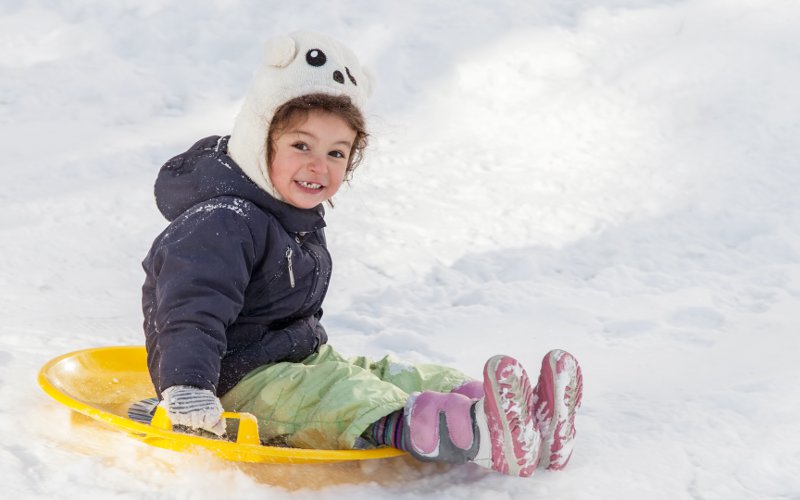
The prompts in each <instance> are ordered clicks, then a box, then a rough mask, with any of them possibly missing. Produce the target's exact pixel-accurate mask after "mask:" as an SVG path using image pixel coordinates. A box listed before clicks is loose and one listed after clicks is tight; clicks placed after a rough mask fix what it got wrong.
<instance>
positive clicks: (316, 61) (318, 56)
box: [306, 49, 328, 66]
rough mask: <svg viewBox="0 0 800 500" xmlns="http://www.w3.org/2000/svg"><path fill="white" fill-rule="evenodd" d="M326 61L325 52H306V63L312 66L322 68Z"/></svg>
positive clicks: (312, 50) (315, 50)
mask: <svg viewBox="0 0 800 500" xmlns="http://www.w3.org/2000/svg"><path fill="white" fill-rule="evenodd" d="M327 60H328V58H327V57H326V56H325V52H322V51H321V50H319V49H311V50H309V51H308V52H306V62H307V63H308V64H310V65H312V66H322V65H323V64H325V62H326V61H327Z"/></svg>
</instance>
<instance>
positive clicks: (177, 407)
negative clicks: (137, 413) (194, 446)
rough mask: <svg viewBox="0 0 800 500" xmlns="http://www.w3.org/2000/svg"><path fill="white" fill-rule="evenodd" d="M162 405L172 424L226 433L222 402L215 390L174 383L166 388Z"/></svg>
mask: <svg viewBox="0 0 800 500" xmlns="http://www.w3.org/2000/svg"><path fill="white" fill-rule="evenodd" d="M161 395H162V396H163V397H164V399H163V401H161V406H163V407H164V409H165V410H167V416H168V417H169V419H170V421H172V425H185V426H187V427H191V428H193V429H205V430H207V431H209V432H213V433H214V434H216V435H218V436H222V435H223V434H225V426H226V424H225V419H224V418H222V411H223V409H222V403H220V402H219V398H217V396H215V395H214V393H213V392H211V391H209V390H208V389H199V388H197V387H192V386H188V385H173V386H172V387H170V388H168V389H166V390H164V391H163V392H162V393H161Z"/></svg>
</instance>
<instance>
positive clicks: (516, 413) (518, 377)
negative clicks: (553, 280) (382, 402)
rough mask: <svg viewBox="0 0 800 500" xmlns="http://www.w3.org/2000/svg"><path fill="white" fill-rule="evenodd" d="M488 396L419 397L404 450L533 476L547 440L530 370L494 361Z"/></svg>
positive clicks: (503, 359) (486, 382)
mask: <svg viewBox="0 0 800 500" xmlns="http://www.w3.org/2000/svg"><path fill="white" fill-rule="evenodd" d="M473 389H474V388H473ZM470 392H472V391H470ZM483 392H484V393H485V397H483V398H482V399H479V400H477V401H476V400H475V399H471V398H470V397H468V396H467V395H465V394H461V393H459V392H450V393H446V394H445V393H438V392H432V391H425V392H422V393H418V394H415V395H413V396H412V397H411V398H410V399H409V400H408V403H407V404H406V409H405V412H404V414H405V417H404V432H403V436H404V442H403V448H404V449H406V450H408V451H409V453H411V455H412V456H414V457H416V458H417V459H419V460H424V461H442V462H450V463H465V462H475V463H476V464H478V465H480V466H482V467H486V468H489V469H492V470H495V471H498V472H502V473H503V474H509V475H513V476H523V477H527V476H530V475H532V474H533V472H534V471H535V470H536V466H537V464H538V462H539V453H540V449H541V436H540V434H539V431H538V428H537V427H536V425H537V423H536V420H535V418H534V415H533V413H532V412H531V409H532V406H531V404H532V400H533V388H532V387H531V385H530V381H529V379H528V375H527V374H526V373H525V369H524V368H523V367H522V365H520V364H519V363H518V362H517V360H515V359H513V358H511V357H508V356H494V357H492V358H491V359H489V361H487V362H486V365H485V366H484V369H483Z"/></svg>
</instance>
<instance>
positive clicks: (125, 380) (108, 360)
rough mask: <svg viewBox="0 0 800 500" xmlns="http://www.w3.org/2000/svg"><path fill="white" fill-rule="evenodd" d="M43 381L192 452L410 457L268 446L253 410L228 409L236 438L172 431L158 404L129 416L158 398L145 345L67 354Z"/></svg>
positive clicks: (62, 398)
mask: <svg viewBox="0 0 800 500" xmlns="http://www.w3.org/2000/svg"><path fill="white" fill-rule="evenodd" d="M39 385H40V386H41V387H42V389H44V391H45V392H46V393H47V394H49V395H50V396H52V397H53V398H54V399H55V400H56V401H58V402H59V403H62V404H64V405H66V406H67V407H69V408H71V409H73V410H75V411H77V412H80V413H82V414H84V415H87V416H89V417H92V418H94V419H96V420H99V421H102V422H105V423H108V424H111V425H112V426H114V427H116V428H118V429H120V430H123V431H126V432H128V433H130V434H131V435H132V436H134V437H136V438H138V439H141V440H142V441H144V442H145V443H147V444H150V445H153V446H158V447H161V448H167V449H170V450H176V451H184V452H189V451H192V450H196V449H198V448H201V449H206V450H208V451H210V452H212V453H214V454H215V455H218V456H220V457H222V458H224V459H227V460H235V461H240V462H261V463H295V464H301V463H333V462H346V461H351V460H370V459H376V458H389V457H396V456H399V455H404V454H405V452H403V451H400V450H397V449H395V448H388V447H386V448H376V449H371V450H309V449H300V448H283V447H276V446H263V445H262V444H261V442H260V440H259V438H258V422H257V420H256V418H255V417H254V416H253V415H250V414H249V413H227V412H226V413H225V414H224V416H225V417H226V418H229V419H238V420H239V430H238V433H237V437H236V442H233V441H226V440H222V439H210V438H204V437H201V436H194V435H189V434H182V433H179V432H173V431H172V425H171V423H170V421H169V419H168V418H167V417H166V414H165V412H164V411H163V410H162V409H161V408H158V409H157V411H156V414H155V416H154V417H153V421H152V422H151V424H150V425H148V424H143V423H139V422H135V421H133V420H131V419H130V418H128V416H127V415H128V408H129V407H130V405H131V404H132V403H134V402H136V401H140V400H142V399H146V398H150V397H154V396H155V391H154V390H153V385H152V383H151V381H150V375H149V373H148V372H147V354H146V352H145V349H144V347H143V346H120V347H98V348H94V349H85V350H81V351H75V352H71V353H68V354H64V355H62V356H59V357H57V358H55V359H52V360H50V361H49V362H48V363H47V364H45V365H44V366H43V367H42V369H41V370H40V371H39Z"/></svg>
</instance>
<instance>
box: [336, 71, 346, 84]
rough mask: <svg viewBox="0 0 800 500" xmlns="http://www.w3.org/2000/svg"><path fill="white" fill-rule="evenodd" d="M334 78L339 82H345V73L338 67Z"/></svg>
mask: <svg viewBox="0 0 800 500" xmlns="http://www.w3.org/2000/svg"><path fill="white" fill-rule="evenodd" d="M333 79H334V80H336V81H337V82H339V83H344V75H343V74H342V72H341V71H339V70H338V69H337V70H336V71H334V72H333Z"/></svg>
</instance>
